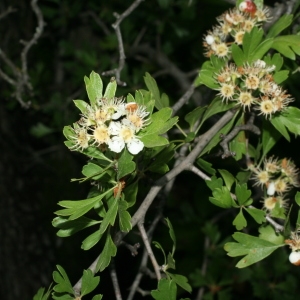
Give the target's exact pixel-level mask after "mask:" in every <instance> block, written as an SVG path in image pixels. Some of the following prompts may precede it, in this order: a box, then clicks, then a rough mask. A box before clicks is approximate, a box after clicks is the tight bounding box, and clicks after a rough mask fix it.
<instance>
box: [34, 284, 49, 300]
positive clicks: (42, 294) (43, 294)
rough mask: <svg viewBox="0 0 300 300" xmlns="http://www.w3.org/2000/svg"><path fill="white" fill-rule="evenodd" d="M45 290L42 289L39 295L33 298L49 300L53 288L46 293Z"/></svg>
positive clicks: (35, 299)
mask: <svg viewBox="0 0 300 300" xmlns="http://www.w3.org/2000/svg"><path fill="white" fill-rule="evenodd" d="M44 292H45V288H40V289H39V290H38V291H37V293H36V294H35V295H34V296H33V300H47V299H48V298H49V296H50V293H51V288H50V287H49V289H48V291H47V292H46V293H44Z"/></svg>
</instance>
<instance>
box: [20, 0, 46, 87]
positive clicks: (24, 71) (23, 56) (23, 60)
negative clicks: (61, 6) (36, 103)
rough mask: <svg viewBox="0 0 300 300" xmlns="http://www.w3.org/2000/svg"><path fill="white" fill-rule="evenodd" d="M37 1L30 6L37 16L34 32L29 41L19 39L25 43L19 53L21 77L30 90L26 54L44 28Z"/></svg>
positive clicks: (33, 1) (33, 0)
mask: <svg viewBox="0 0 300 300" xmlns="http://www.w3.org/2000/svg"><path fill="white" fill-rule="evenodd" d="M37 1H38V0H32V1H31V7H32V10H33V11H34V13H35V15H36V17H37V20H38V26H37V27H36V29H35V33H34V34H33V36H32V38H31V40H30V41H28V42H26V41H22V40H21V42H22V43H23V44H24V45H25V47H24V49H23V51H22V53H21V63H22V77H23V82H24V84H26V85H27V87H28V88H29V89H30V90H32V86H31V83H30V81H29V75H28V70H27V54H28V51H29V50H30V48H31V47H32V46H33V45H34V44H36V43H37V40H38V39H39V38H40V37H41V35H42V33H43V30H44V26H45V22H44V18H43V14H42V12H41V10H40V9H39V7H38V6H37Z"/></svg>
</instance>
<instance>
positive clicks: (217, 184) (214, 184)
mask: <svg viewBox="0 0 300 300" xmlns="http://www.w3.org/2000/svg"><path fill="white" fill-rule="evenodd" d="M205 183H206V185H207V186H208V187H209V188H210V189H211V190H212V191H214V190H215V189H216V188H222V186H223V180H222V178H217V177H216V176H212V177H211V180H205Z"/></svg>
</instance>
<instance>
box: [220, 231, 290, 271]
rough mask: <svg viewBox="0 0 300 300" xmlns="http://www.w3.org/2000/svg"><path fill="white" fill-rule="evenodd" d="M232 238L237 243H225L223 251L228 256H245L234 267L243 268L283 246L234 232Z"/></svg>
mask: <svg viewBox="0 0 300 300" xmlns="http://www.w3.org/2000/svg"><path fill="white" fill-rule="evenodd" d="M233 238H234V239H235V240H236V241H237V242H238V243H226V244H225V246H224V249H225V250H226V251H227V252H228V253H227V254H228V255H229V256H232V257H234V256H241V255H245V254H247V255H246V256H245V257H244V258H243V259H241V260H240V261H239V262H238V263H237V265H236V267H238V268H245V267H248V266H250V265H252V264H254V263H256V262H258V261H260V260H262V259H264V258H266V257H267V256H269V255H270V254H271V253H272V252H273V251H275V250H276V249H277V248H279V247H282V246H284V245H285V244H280V245H276V244H273V243H271V242H269V241H266V240H264V239H261V238H258V237H255V236H251V235H248V234H245V233H241V232H236V233H234V234H233Z"/></svg>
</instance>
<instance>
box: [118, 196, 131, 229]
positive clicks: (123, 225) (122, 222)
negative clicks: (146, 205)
mask: <svg viewBox="0 0 300 300" xmlns="http://www.w3.org/2000/svg"><path fill="white" fill-rule="evenodd" d="M127 208H128V204H127V202H126V201H124V200H120V201H119V226H120V230H121V231H123V232H129V231H130V230H131V228H132V226H131V223H130V221H131V216H130V214H129V212H128V211H127Z"/></svg>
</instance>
